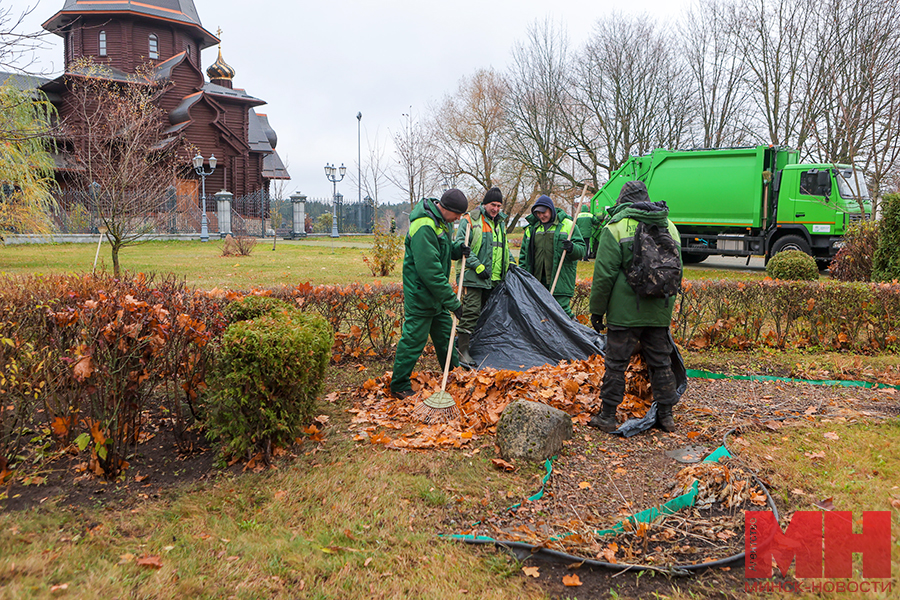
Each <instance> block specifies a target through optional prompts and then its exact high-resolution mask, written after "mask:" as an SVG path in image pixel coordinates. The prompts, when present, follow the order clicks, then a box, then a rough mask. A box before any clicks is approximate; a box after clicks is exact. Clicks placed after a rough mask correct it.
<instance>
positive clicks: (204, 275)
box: [0, 236, 765, 290]
mask: <svg viewBox="0 0 900 600" xmlns="http://www.w3.org/2000/svg"><path fill="white" fill-rule="evenodd" d="M371 244H372V237H371V236H360V237H355V236H354V237H349V236H344V237H341V238H338V239H336V240H332V239H331V238H327V237H317V238H308V239H306V240H302V241H300V240H296V241H288V240H281V239H279V240H278V241H277V242H276V245H275V250H274V251H273V250H272V240H271V239H266V240H261V241H260V242H259V243H257V244H256V246H255V247H254V248H253V251H252V252H251V254H250V256H222V249H223V247H224V245H225V243H224V241H222V240H220V239H211V240H210V241H209V242H206V243H203V242H199V241H193V242H181V241H178V242H145V243H142V244H138V245H135V246H128V247H126V248H124V249H123V250H122V251H121V253H120V255H119V264H120V265H121V266H122V268H123V269H125V270H127V271H130V272H133V273H137V272H141V273H151V272H152V273H175V274H176V275H179V276H181V277H184V278H185V281H186V282H187V285H188V286H189V287H195V288H201V289H212V288H216V287H218V288H228V289H240V290H249V289H251V288H253V287H273V286H278V285H282V284H285V285H296V284H298V283H302V282H306V281H309V282H312V283H315V284H334V285H347V284H349V283H353V282H364V283H371V282H375V281H381V282H390V281H393V282H400V281H401V279H402V277H401V266H402V265H401V261H398V262H397V268H396V269H395V270H394V272H393V273H392V274H391V275H389V276H387V277H373V276H372V272H371V271H370V270H369V267H368V266H367V265H366V263H365V262H363V256H364V255H369V256H371V254H372V252H371V250H370V249H369V248H370V246H371ZM512 251H513V255H514V256H518V248H513V249H512ZM96 252H97V245H96V244H22V245H10V246H2V245H0V274H3V273H8V274H33V273H34V274H36V273H44V274H53V273H84V272H89V271H90V270H91V268H92V267H93V264H94V257H95V255H96ZM97 268H98V269H101V270H111V269H112V260H111V259H110V255H109V246H108V245H107V244H103V245H101V247H100V256H99V259H98V261H97ZM593 269H594V263H593V261H580V262H579V263H578V275H577V277H578V278H579V279H589V278H591V277H593ZM684 276H685V278H686V279H706V278H715V277H718V278H729V279H762V278H764V277H765V273H760V272H755V273H752V272H743V271H715V270H704V269H692V268H686V269H685V271H684Z"/></svg>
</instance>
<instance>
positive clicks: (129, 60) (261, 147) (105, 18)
mask: <svg viewBox="0 0 900 600" xmlns="http://www.w3.org/2000/svg"><path fill="white" fill-rule="evenodd" d="M64 2H65V3H64V5H63V7H62V10H60V11H59V12H58V13H56V14H55V15H53V16H52V17H51V18H50V19H49V20H47V21H46V22H45V23H44V24H43V27H44V29H46V30H48V31H50V32H52V33H54V34H56V35H59V36H61V37H62V38H63V40H64V41H65V43H64V53H65V57H64V59H65V60H64V63H65V64H66V65H69V64H71V63H72V62H73V61H75V60H77V59H79V58H82V57H91V58H92V59H93V60H94V62H97V63H102V64H105V65H106V66H108V67H109V77H111V78H121V79H123V80H124V79H125V78H126V77H127V76H128V74H130V73H134V72H135V69H137V68H138V67H139V66H141V65H147V64H150V65H152V68H153V77H154V79H157V80H159V81H161V82H165V83H167V84H168V87H167V90H166V92H165V94H163V95H162V96H161V97H160V99H159V105H160V107H161V108H163V109H164V110H165V111H166V112H167V113H168V118H169V123H170V127H169V129H168V132H167V133H170V134H172V135H180V136H183V137H184V138H185V139H186V140H187V141H188V142H189V143H191V144H192V145H193V146H195V147H196V148H197V150H198V151H199V152H200V154H202V156H204V157H205V158H207V159H208V158H209V157H210V155H215V157H216V159H217V166H216V169H215V171H214V172H213V173H212V175H210V176H209V177H207V179H206V192H207V194H208V195H209V194H212V193H215V192H217V191H219V190H227V191H229V192H231V193H232V194H233V195H234V198H235V199H239V198H241V197H247V196H256V197H257V198H259V197H263V198H267V197H268V192H269V187H270V184H271V182H272V181H273V180H277V179H290V176H289V175H288V173H287V171H286V169H285V167H284V164H283V163H282V161H281V159H280V158H279V157H278V153H277V152H276V151H275V145H276V143H277V137H276V135H275V131H274V130H273V129H272V127H271V125H270V124H269V121H268V119H267V117H266V115H264V114H262V113H258V112H256V108H257V107H259V106H262V105H264V104H265V102H264V101H263V100H260V99H259V98H255V97H254V96H251V95H250V94H248V93H247V92H246V91H244V90H243V89H240V88H235V87H234V85H233V81H234V76H235V72H234V69H233V68H231V67H230V66H229V65H228V64H226V63H225V61H224V60H223V59H222V48H221V44H220V45H219V57H218V60H217V61H216V62H215V63H214V64H213V65H212V66H210V67H209V68H208V69H207V70H206V74H207V75H208V77H209V80H207V79H206V78H205V77H204V73H203V70H202V65H201V63H200V51H201V50H203V49H204V48H209V47H211V46H213V45H215V44H217V43H220V40H219V38H218V37H217V36H215V35H213V34H212V33H210V32H209V31H207V30H206V29H205V28H204V27H203V25H202V24H201V22H200V16H199V15H198V14H197V9H196V8H195V6H194V3H193V1H192V0H141V1H140V2H138V1H133V0H64ZM219 35H221V31H220V32H219ZM67 76H68V74H63V75H61V76H59V77H57V78H56V79H53V80H50V81H47V82H45V83H44V84H43V85H42V86H41V88H42V89H43V90H44V91H45V92H46V93H47V95H48V98H50V100H51V101H52V102H53V103H54V105H55V106H56V107H57V110H58V111H59V116H60V118H67V117H68V118H73V116H72V115H67V114H66V110H67V103H66V102H65V95H66V94H67V93H68V92H67V87H66V79H67ZM190 159H191V157H189V156H185V157H184V160H185V169H184V179H180V180H179V181H178V186H177V187H178V195H179V196H181V197H186V196H188V197H189V196H193V197H195V198H198V197H199V193H198V187H199V181H198V179H197V177H196V175H195V174H194V172H193V170H192V169H191V167H190ZM57 167H58V169H59V171H60V173H61V178H60V179H61V183H62V184H63V186H65V181H64V180H65V170H66V164H65V160H64V158H63V157H62V156H61V157H60V160H58V164H57ZM198 199H199V198H198ZM260 205H261V203H260V202H258V201H257V202H256V206H260ZM262 210H263V212H265V211H266V210H267V208H263V209H262Z"/></svg>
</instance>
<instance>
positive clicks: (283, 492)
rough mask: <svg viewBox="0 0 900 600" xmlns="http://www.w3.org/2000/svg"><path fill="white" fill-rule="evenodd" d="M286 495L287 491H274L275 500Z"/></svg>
mask: <svg viewBox="0 0 900 600" xmlns="http://www.w3.org/2000/svg"><path fill="white" fill-rule="evenodd" d="M286 495H287V492H286V491H284V490H278V491H277V492H275V499H276V500H279V499H281V498H284V497H285V496H286Z"/></svg>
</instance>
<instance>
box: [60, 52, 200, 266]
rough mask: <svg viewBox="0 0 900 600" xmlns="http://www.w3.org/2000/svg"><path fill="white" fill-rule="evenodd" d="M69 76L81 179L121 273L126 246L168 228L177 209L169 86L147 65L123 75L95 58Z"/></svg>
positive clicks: (76, 175)
mask: <svg viewBox="0 0 900 600" xmlns="http://www.w3.org/2000/svg"><path fill="white" fill-rule="evenodd" d="M66 81H67V85H68V86H69V88H70V89H71V94H69V95H68V97H67V106H66V112H67V114H68V119H67V121H68V123H67V126H66V127H65V130H64V131H65V133H64V135H65V136H66V138H67V140H68V141H69V143H71V149H72V160H73V162H74V164H75V165H76V168H75V169H73V170H72V176H73V180H74V181H73V183H74V184H75V186H76V187H77V188H80V189H81V190H83V191H85V192H86V193H87V198H88V201H89V205H90V206H91V210H92V213H93V215H94V217H95V218H96V219H97V220H98V221H99V223H100V225H101V226H102V227H103V229H104V230H105V236H106V238H107V239H108V240H109V243H110V246H111V248H112V262H113V272H114V274H115V275H119V252H120V251H121V249H122V248H124V247H125V246H128V245H131V244H135V243H137V242H139V241H140V240H141V238H143V237H145V236H146V235H147V234H148V233H150V232H153V231H154V230H157V229H158V228H160V227H163V226H164V224H165V223H167V222H168V219H169V216H170V212H171V211H172V210H174V208H175V207H174V202H173V201H172V200H173V198H174V195H173V190H174V185H175V177H176V171H177V170H178V168H179V162H178V157H177V151H178V141H179V140H178V138H172V137H168V136H167V135H166V133H165V130H166V127H167V126H168V121H167V119H166V118H165V117H166V113H165V111H163V110H162V109H161V108H159V107H158V106H157V105H156V103H155V101H156V99H157V98H158V96H159V95H160V94H162V92H163V91H164V85H165V84H164V83H162V82H159V81H156V80H154V78H153V76H152V71H150V70H148V69H143V68H142V69H138V71H137V72H136V73H135V74H134V75H130V76H128V77H127V78H125V79H124V80H123V79H122V78H115V77H114V74H113V73H112V72H111V71H110V70H109V69H108V68H107V67H105V66H103V65H98V64H96V63H93V62H92V61H91V60H90V59H82V60H79V61H77V62H76V63H74V64H73V65H71V66H70V68H69V73H68V75H67V77H66ZM181 168H182V169H187V166H186V165H181Z"/></svg>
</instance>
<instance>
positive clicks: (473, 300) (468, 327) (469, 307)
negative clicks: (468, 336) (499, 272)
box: [459, 281, 500, 333]
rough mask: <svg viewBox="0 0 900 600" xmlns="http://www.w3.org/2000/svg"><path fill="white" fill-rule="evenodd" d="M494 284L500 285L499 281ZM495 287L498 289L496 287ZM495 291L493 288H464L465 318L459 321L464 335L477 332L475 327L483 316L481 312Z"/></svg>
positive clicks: (463, 306)
mask: <svg viewBox="0 0 900 600" xmlns="http://www.w3.org/2000/svg"><path fill="white" fill-rule="evenodd" d="M494 283H495V284H497V285H499V284H500V282H499V281H496V282H494ZM494 287H496V285H495V286H494ZM493 291H494V289H493V288H491V289H486V288H477V287H465V288H463V297H462V313H463V316H462V319H460V320H459V330H460V331H461V332H462V333H472V332H473V331H475V325H476V324H477V323H478V317H480V316H481V311H482V310H483V309H484V305H485V304H487V301H488V298H490V297H491V292H493Z"/></svg>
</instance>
